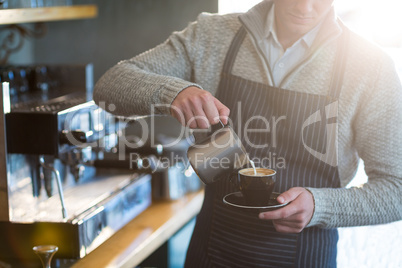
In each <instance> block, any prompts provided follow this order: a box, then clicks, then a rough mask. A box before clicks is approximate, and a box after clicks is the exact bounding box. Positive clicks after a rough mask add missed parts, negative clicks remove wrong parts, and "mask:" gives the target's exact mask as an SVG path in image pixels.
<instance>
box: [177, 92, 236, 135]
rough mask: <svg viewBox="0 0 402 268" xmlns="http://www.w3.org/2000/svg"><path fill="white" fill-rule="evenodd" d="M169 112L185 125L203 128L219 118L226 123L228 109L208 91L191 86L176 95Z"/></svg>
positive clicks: (215, 122) (214, 122)
mask: <svg viewBox="0 0 402 268" xmlns="http://www.w3.org/2000/svg"><path fill="white" fill-rule="evenodd" d="M170 112H171V114H172V116H173V117H175V118H176V119H177V120H178V121H179V122H180V123H181V124H182V125H183V126H185V127H190V128H203V129H205V128H209V127H210V125H214V124H217V123H218V122H219V120H221V121H222V123H223V124H227V122H228V117H229V113H230V110H229V108H227V107H226V106H225V105H223V104H222V103H221V102H220V101H219V100H218V99H217V98H215V97H214V96H212V94H211V93H209V92H208V91H205V90H203V89H200V88H198V87H194V86H191V87H188V88H186V89H184V90H183V91H181V92H180V93H179V94H178V95H177V96H176V98H175V99H174V101H173V102H172V107H171V108H170Z"/></svg>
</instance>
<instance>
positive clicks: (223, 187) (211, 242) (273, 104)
mask: <svg viewBox="0 0 402 268" xmlns="http://www.w3.org/2000/svg"><path fill="white" fill-rule="evenodd" d="M245 36H246V30H245V29H244V28H241V29H240V30H239V31H238V33H237V35H236V36H235V38H234V39H233V41H232V44H231V47H230V49H229V51H228V54H227V56H226V60H225V64H224V67H223V71H222V76H221V83H220V86H219V90H218V92H217V96H216V97H217V98H218V99H219V100H220V101H221V102H222V103H224V104H225V105H226V106H227V107H229V108H230V110H231V118H235V119H236V120H234V121H233V124H232V127H233V129H234V130H235V131H236V132H237V134H238V135H239V137H240V138H241V140H242V142H243V145H244V146H245V148H246V151H247V152H248V153H249V155H250V158H251V159H253V160H254V161H255V162H257V165H258V166H261V167H267V168H274V169H276V170H277V176H276V184H275V189H274V191H276V192H284V191H286V190H288V189H289V188H291V187H295V186H302V187H316V188H321V187H339V186H340V183H339V175H338V169H337V166H336V165H334V164H333V163H336V161H335V162H334V159H335V160H336V157H337V156H336V155H334V153H336V150H335V149H334V148H329V146H328V141H336V135H337V129H336V120H337V116H336V114H334V113H332V114H331V113H330V112H329V111H330V109H328V107H337V99H338V97H339V94H340V89H341V84H342V83H341V81H342V75H343V72H342V70H343V66H344V62H345V59H344V57H343V56H344V55H345V53H343V51H342V48H343V46H341V45H340V46H338V47H339V49H338V51H337V63H336V64H335V69H334V74H333V77H334V78H333V82H332V85H331V89H330V90H329V95H328V96H321V95H313V94H306V93H301V92H295V91H289V90H286V89H280V88H274V87H270V86H268V85H264V84H260V83H257V82H254V81H249V80H245V79H243V78H241V77H237V76H234V75H232V74H231V70H232V67H233V63H234V60H235V59H236V55H237V52H238V50H239V47H240V45H241V43H242V41H243V39H244V37H245ZM334 104H335V105H334ZM335 111H336V110H335ZM336 112H337V111H336ZM252 118H254V119H252ZM308 120H310V121H311V123H309V124H306V123H305V122H307V121H308ZM274 122H276V124H273V123H274ZM268 123H269V129H267V124H268ZM330 125H331V126H335V128H328V126H330ZM245 128H247V129H267V131H264V132H253V133H251V134H250V133H249V134H248V135H247V133H244V129H245ZM334 144H335V146H336V142H335V143H334ZM255 145H260V146H261V145H265V146H262V147H263V148H256V146H255ZM307 147H308V148H310V150H311V151H313V152H318V153H319V155H320V157H315V156H313V154H312V153H311V151H307V150H306V148H307ZM330 149H331V150H330ZM235 191H238V189H237V187H236V186H235V185H233V184H232V183H231V182H230V180H228V179H226V178H223V179H221V180H220V181H218V182H216V183H214V184H213V185H207V186H206V189H205V200H204V206H203V209H202V210H201V212H200V214H199V216H198V218H197V223H196V226H195V229H194V234H193V238H192V241H191V243H190V246H189V249H188V254H187V259H186V267H309V268H312V267H336V244H337V241H338V233H337V231H336V229H331V230H329V229H320V228H315V227H312V228H306V229H305V230H303V232H301V233H300V234H282V233H278V232H276V230H275V229H274V227H273V225H272V222H271V221H264V220H259V219H258V217H257V215H256V214H251V213H250V214H247V213H244V212H239V211H237V210H233V209H230V208H228V207H227V206H226V205H224V204H223V202H222V198H223V197H224V196H225V195H226V194H228V193H231V192H235Z"/></svg>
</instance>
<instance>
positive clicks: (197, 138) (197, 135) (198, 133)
mask: <svg viewBox="0 0 402 268" xmlns="http://www.w3.org/2000/svg"><path fill="white" fill-rule="evenodd" d="M224 127H225V124H223V122H222V120H220V119H219V123H216V124H215V125H211V126H210V127H209V128H208V129H202V130H201V129H195V130H193V131H192V134H193V137H194V142H195V143H200V142H202V141H204V140H205V139H206V138H208V137H209V136H211V135H212V133H214V132H215V131H217V130H218V129H222V128H224Z"/></svg>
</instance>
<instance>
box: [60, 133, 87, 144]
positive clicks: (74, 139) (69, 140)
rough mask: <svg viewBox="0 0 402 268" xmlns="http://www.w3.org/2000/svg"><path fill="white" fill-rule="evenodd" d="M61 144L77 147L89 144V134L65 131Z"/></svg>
mask: <svg viewBox="0 0 402 268" xmlns="http://www.w3.org/2000/svg"><path fill="white" fill-rule="evenodd" d="M59 142H60V144H68V145H77V144H82V143H86V142H87V133H85V132H84V131H81V130H63V131H62V132H60V136H59Z"/></svg>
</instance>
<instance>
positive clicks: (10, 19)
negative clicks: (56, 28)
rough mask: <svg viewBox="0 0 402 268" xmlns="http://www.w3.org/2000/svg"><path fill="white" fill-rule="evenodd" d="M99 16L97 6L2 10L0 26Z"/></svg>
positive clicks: (0, 12) (0, 11)
mask: <svg viewBox="0 0 402 268" xmlns="http://www.w3.org/2000/svg"><path fill="white" fill-rule="evenodd" d="M97 15H98V9H97V6H96V5H76V6H58V7H44V8H19V9H2V10H0V25H4V24H18V23H30V22H44V21H58V20H74V19H89V18H94V17H96V16H97Z"/></svg>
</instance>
